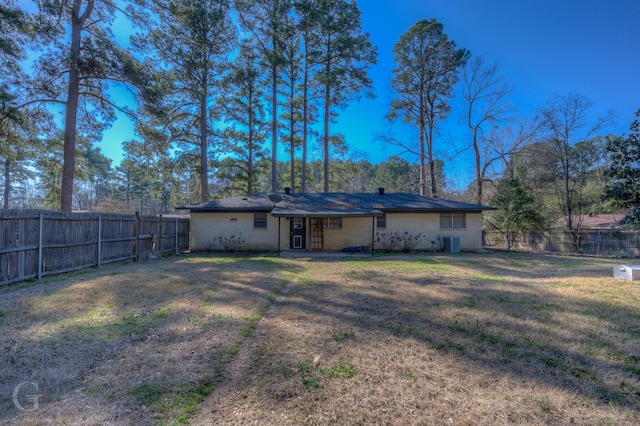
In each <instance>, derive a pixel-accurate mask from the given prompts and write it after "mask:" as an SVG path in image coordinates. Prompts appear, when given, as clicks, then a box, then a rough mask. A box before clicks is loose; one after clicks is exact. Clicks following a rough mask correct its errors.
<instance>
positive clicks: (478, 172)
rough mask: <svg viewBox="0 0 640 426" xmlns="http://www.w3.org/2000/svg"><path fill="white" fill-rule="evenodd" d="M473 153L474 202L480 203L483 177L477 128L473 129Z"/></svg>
mask: <svg viewBox="0 0 640 426" xmlns="http://www.w3.org/2000/svg"><path fill="white" fill-rule="evenodd" d="M473 154H474V155H475V162H476V185H477V191H476V204H482V183H483V180H484V178H483V177H482V167H481V166H480V160H481V158H480V147H478V128H477V127H476V128H474V129H473Z"/></svg>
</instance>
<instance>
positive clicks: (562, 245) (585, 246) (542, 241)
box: [483, 229, 640, 257]
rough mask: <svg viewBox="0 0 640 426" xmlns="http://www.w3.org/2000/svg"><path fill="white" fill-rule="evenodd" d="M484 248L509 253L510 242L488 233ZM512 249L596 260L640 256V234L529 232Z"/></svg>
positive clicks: (513, 243)
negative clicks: (603, 257) (574, 255)
mask: <svg viewBox="0 0 640 426" xmlns="http://www.w3.org/2000/svg"><path fill="white" fill-rule="evenodd" d="M483 245H484V246H485V247H488V248H497V249H506V248H507V240H506V237H505V235H504V234H503V233H501V232H498V231H484V232H483ZM511 248H513V249H525V250H538V251H549V252H560V253H583V254H593V255H596V256H633V257H639V256H640V232H639V231H627V230H617V229H589V230H584V229H583V230H580V231H574V232H573V233H570V232H569V231H567V230H553V231H527V232H520V233H518V234H516V235H515V236H514V237H513V238H512V240H511Z"/></svg>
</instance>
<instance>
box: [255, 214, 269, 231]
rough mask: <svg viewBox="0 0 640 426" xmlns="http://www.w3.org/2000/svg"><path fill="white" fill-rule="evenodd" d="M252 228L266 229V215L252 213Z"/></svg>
mask: <svg viewBox="0 0 640 426" xmlns="http://www.w3.org/2000/svg"><path fill="white" fill-rule="evenodd" d="M253 227H254V228H266V227H267V214H266V213H254V214H253Z"/></svg>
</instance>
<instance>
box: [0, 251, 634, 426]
mask: <svg viewBox="0 0 640 426" xmlns="http://www.w3.org/2000/svg"><path fill="white" fill-rule="evenodd" d="M618 262H619V261H618ZM616 263H617V261H613V260H603V259H594V258H573V257H556V256H539V255H530V254H518V253H494V254H460V255H450V256H447V255H437V256H425V255H415V256H383V257H378V256H376V257H375V258H362V257H357V258H354V257H345V258H342V259H340V258H327V259H322V258H311V259H279V258H269V257H247V256H238V257H224V256H190V257H186V258H184V257H183V258H168V259H161V260H159V261H155V262H150V263H145V264H129V265H122V266H115V267H110V268H106V269H104V270H100V271H92V272H90V273H86V274H76V275H72V276H69V277H65V278H59V279H52V280H50V281H48V282H39V283H32V284H20V285H17V286H10V287H7V288H1V289H0V327H2V330H3V334H2V337H0V339H1V340H0V350H1V352H0V369H1V370H0V373H1V376H2V377H3V380H2V384H0V386H1V388H0V390H1V391H2V393H1V394H2V395H3V397H4V396H6V395H8V397H7V398H4V399H3V400H2V401H1V404H2V405H0V413H5V414H0V420H1V421H5V422H8V423H16V424H19V423H32V424H39V423H42V424H45V423H55V424H59V423H68V424H81V423H85V424H98V423H101V424H104V423H118V424H160V423H192V424H203V425H204V424H274V425H275V424H278V425H282V424H407V425H409V424H513V423H516V424H637V423H638V422H639V421H640V314H639V313H638V312H640V311H639V309H640V308H639V307H640V286H638V285H637V283H632V282H627V281H619V280H614V279H613V278H611V271H612V266H613V265H615V264H616ZM5 378H6V380H5ZM20 383H30V384H27V385H25V386H24V388H23V389H24V390H25V392H26V391H27V389H28V387H29V386H33V385H32V384H37V386H38V389H37V393H38V394H39V395H40V400H39V403H38V409H37V410H34V411H20V410H19V409H18V408H16V406H15V405H16V404H14V402H13V401H12V397H11V396H12V393H13V392H14V390H15V388H16V386H17V385H19V384H20ZM30 390H31V391H33V392H35V391H34V390H33V389H30ZM21 392H22V391H21ZM21 392H19V395H18V398H19V402H20V403H22V404H23V405H24V407H27V408H28V407H32V406H33V403H32V402H30V401H29V400H27V399H26V395H22V394H21ZM33 392H32V393H33ZM22 393H24V392H22ZM20 398H22V399H20ZM29 404H32V405H29ZM24 407H23V408H24Z"/></svg>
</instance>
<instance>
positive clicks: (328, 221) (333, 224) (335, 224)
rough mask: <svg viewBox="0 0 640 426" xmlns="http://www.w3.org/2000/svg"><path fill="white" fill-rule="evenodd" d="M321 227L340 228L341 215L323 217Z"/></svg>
mask: <svg viewBox="0 0 640 426" xmlns="http://www.w3.org/2000/svg"><path fill="white" fill-rule="evenodd" d="M322 227H323V228H324V229H341V228H342V218H341V217H325V218H323V219H322Z"/></svg>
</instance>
